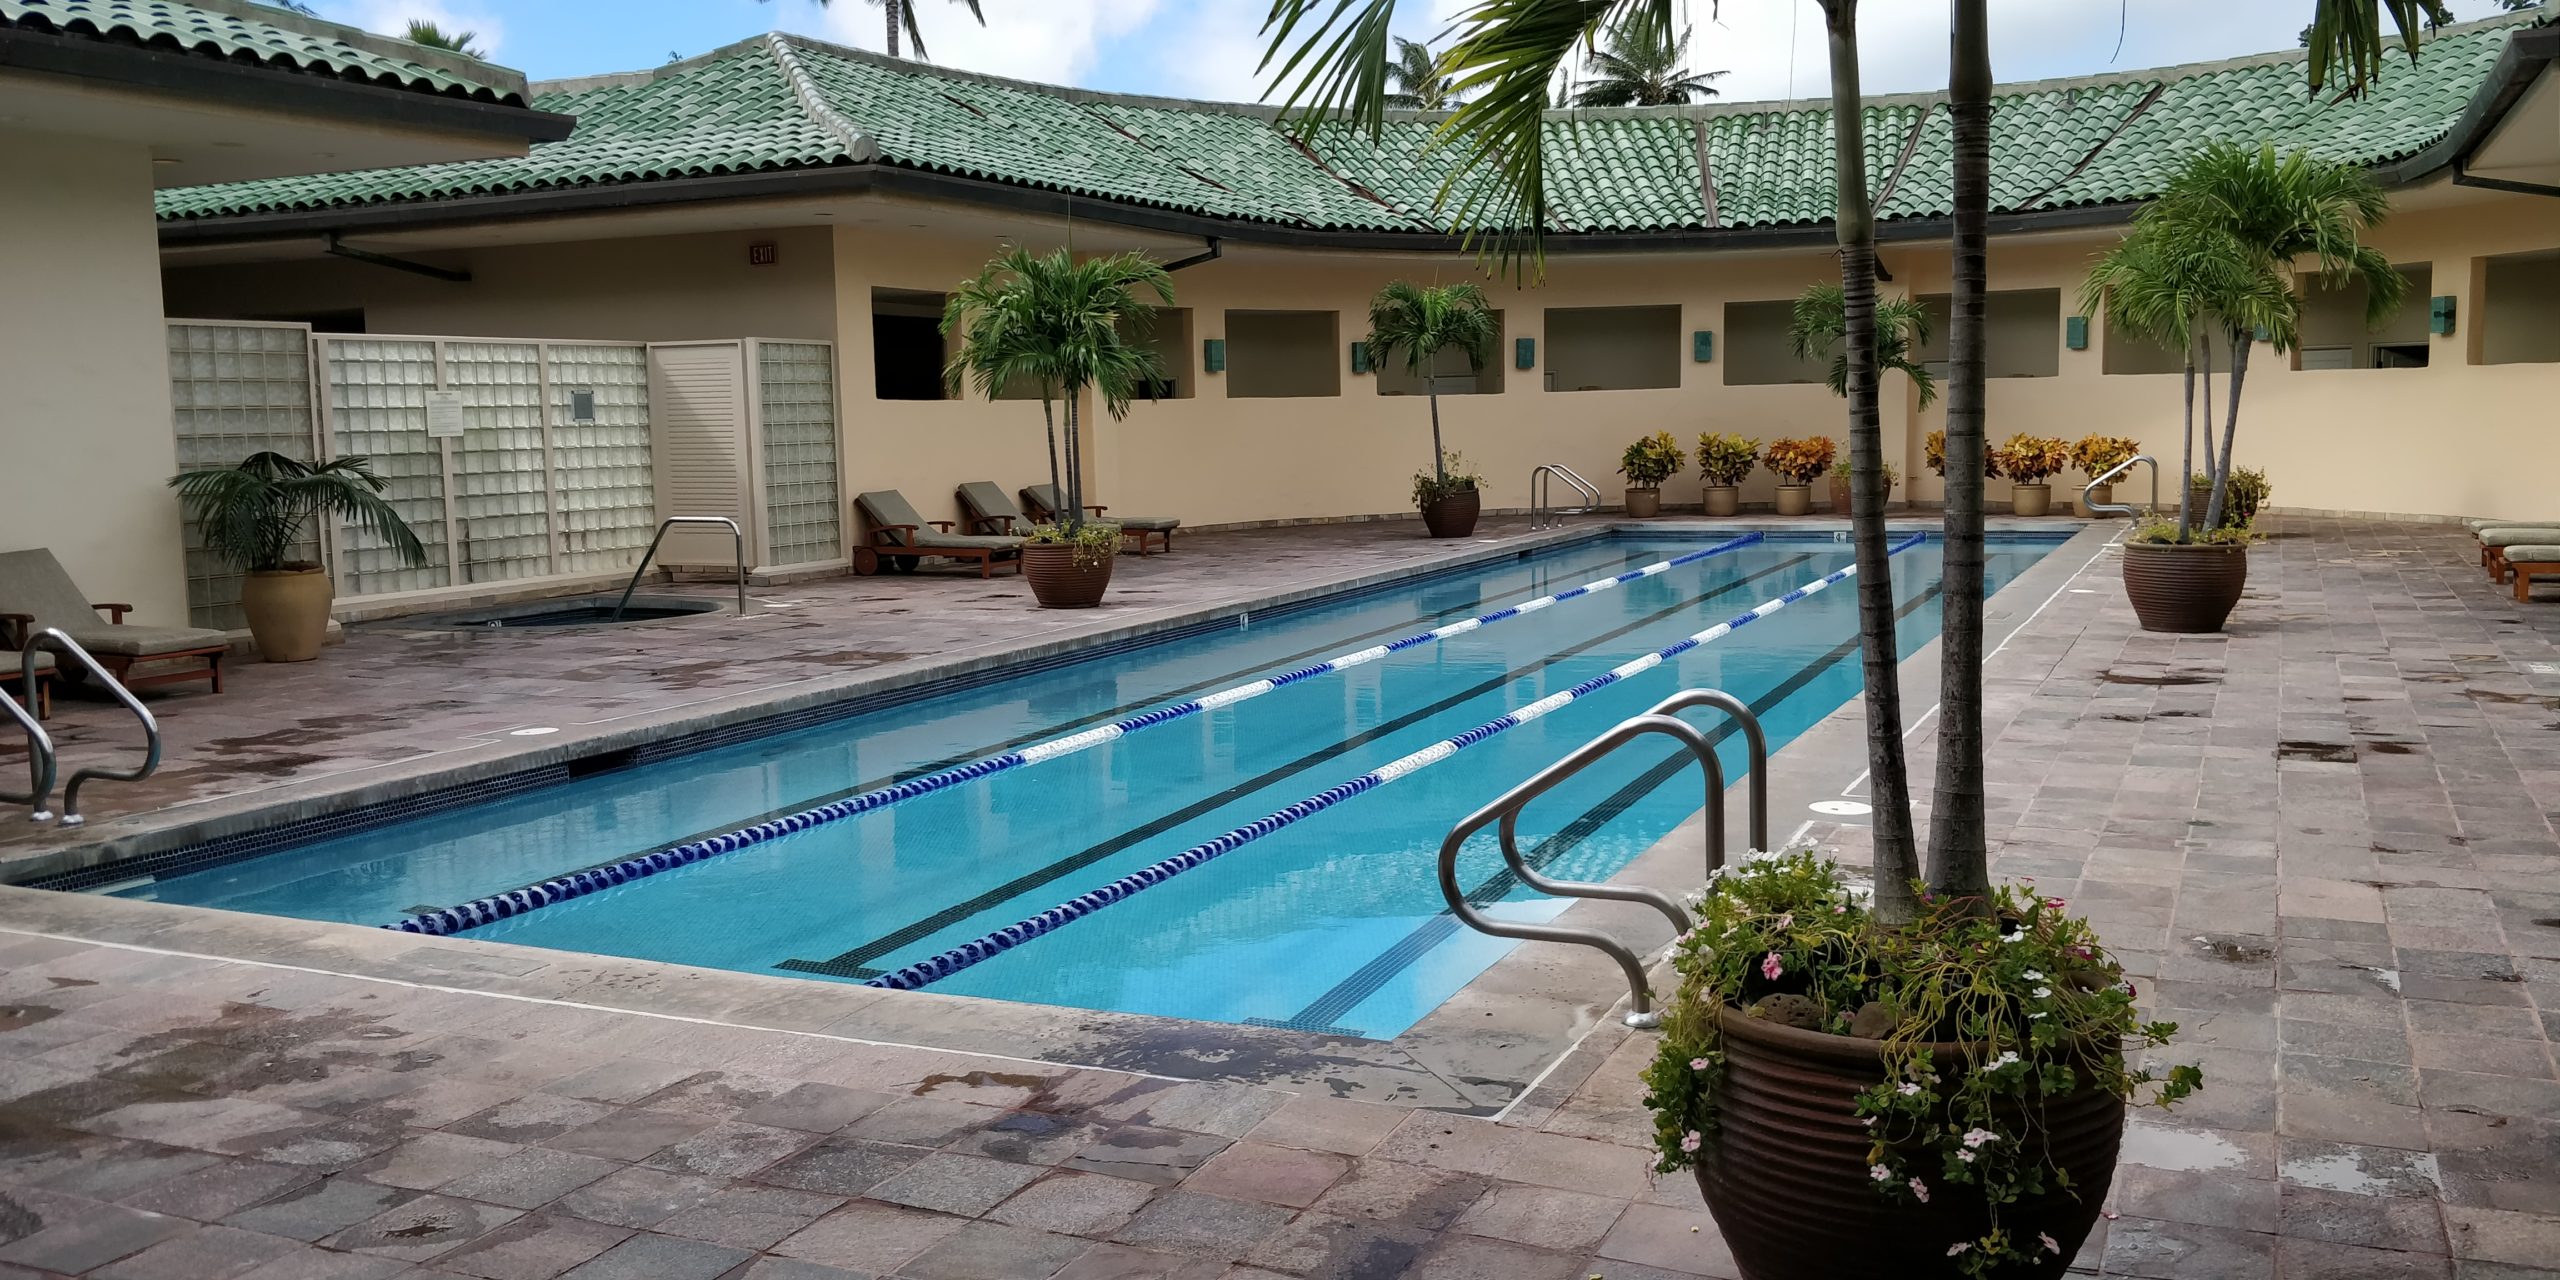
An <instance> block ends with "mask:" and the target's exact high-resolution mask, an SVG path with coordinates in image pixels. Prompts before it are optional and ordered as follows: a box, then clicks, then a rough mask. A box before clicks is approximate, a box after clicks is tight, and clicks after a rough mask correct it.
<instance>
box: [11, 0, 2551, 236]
mask: <svg viewBox="0 0 2560 1280" xmlns="http://www.w3.org/2000/svg"><path fill="white" fill-rule="evenodd" d="M33 2H34V0H0V14H12V13H15V12H17V11H19V10H22V9H26V8H28V7H30V6H31V5H32V4H33ZM52 2H53V3H54V4H57V5H62V4H84V5H87V6H90V7H93V8H109V7H114V8H122V9H144V8H155V7H156V8H179V7H183V6H174V5H162V6H152V5H148V4H145V3H143V2H142V0H124V2H123V3H121V4H110V2H109V0H52ZM230 2H233V3H236V0H230ZM2534 21H2536V18H2535V17H2534V16H2533V15H2532V14H2520V15H2516V16H2514V17H2508V18H2496V19H2490V20H2487V21H2483V22H2475V23H2469V24H2465V25H2462V26H2458V27H2452V28H2448V29H2446V30H2445V31H2443V32H2441V33H2439V34H2438V35H2437V36H2436V37H2435V38H2434V39H2432V40H2430V41H2429V42H2428V43H2427V45H2426V48H2425V51H2424V53H2423V55H2422V56H2421V57H2420V58H2419V59H2418V60H2417V62H2416V63H2414V64H2412V63H2410V62H2409V61H2408V60H2406V59H2405V58H2399V57H2394V58H2393V59H2391V60H2390V61H2388V62H2387V63H2386V65H2385V66H2384V69H2383V73H2382V79H2381V82H2380V84H2379V86H2378V87H2376V88H2375V89H2374V90H2373V91H2372V92H2370V93H2368V94H2367V95H2365V96H2364V97H2362V98H2360V99H2354V100H2334V99H2327V98H2324V99H2320V100H2314V99H2312V98H2311V97H2309V96H2308V95H2307V93H2306V92H2305V88H2304V80H2305V77H2304V74H2303V65H2302V57H2303V55H2301V54H2299V53H2295V54H2275V55H2267V56H2264V57H2258V58H2247V59H2239V60H2235V61H2231V62H2223V63H2208V64H2199V65H2195V66H2188V67H2170V68H2161V69H2156V70H2149V71H2136V72H2129V73H2124V74H2120V75H2111V76H2100V77H2091V78H2086V79H2081V80H2071V81H2046V82H2038V83H2032V84H2021V85H2008V86H2003V87H2002V88H2001V89H2000V90H1999V92H1998V94H1997V95H1996V97H1995V99H1994V102H1993V114H1992V171H1993V175H1992V202H1993V207H1994V209H1995V210H1997V211H2000V212H2004V213H2022V212H2033V211H2045V210H2059V209H2067V208H2071V207H2074V206H2083V205H2118V204H2124V203H2127V202H2131V201H2137V200H2140V199H2143V198H2145V197H2147V196H2149V195H2151V194H2153V193H2154V192H2156V191H2158V190H2159V189H2160V185H2161V183H2162V182H2163V181H2164V180H2165V178H2166V177H2167V175H2168V174H2169V173H2170V172H2171V171H2173V170H2174V169H2175V168H2176V166H2177V165H2178V164H2179V163H2180V162H2181V160H2182V159H2183V158H2184V157H2185V156H2186V155H2188V154H2190V153H2191V152H2192V151H2193V150H2194V149H2196V148H2197V147H2199V146H2201V145H2203V143H2205V142H2206V141H2207V140H2210V139H2235V140H2242V141H2256V140H2259V139H2266V140H2271V141H2274V142H2276V143H2277V144H2278V145H2283V146H2302V147H2307V148H2309V149H2310V150H2311V151H2313V152H2314V153H2315V154H2318V155H2321V156H2323V157H2326V158H2329V159H2333V160H2338V161H2342V162H2348V163H2356V164H2364V165H2381V164H2387V163H2391V162H2394V161H2398V160H2403V159H2406V158H2408V157H2411V156H2413V155H2416V154H2418V153H2420V152H2422V151H2424V150H2425V149H2426V148H2427V147H2428V146H2430V145H2431V144H2433V143H2435V142H2436V141H2437V140H2439V139H2441V138H2443V137H2444V136H2445V135H2446V134H2447V133H2448V131H2449V130H2450V129H2451V128H2452V126H2453V124H2454V122H2455V121H2456V120H2457V119H2458V118H2459V117H2460V115H2461V113H2462V111H2463V109H2464V107H2465V105H2466V104H2467V103H2468V101H2469V100H2470V98H2471V95H2472V93H2473V92H2474V90H2475V89H2477V88H2478V87H2479V86H2480V84H2481V82H2482V80H2483V79H2484V77H2485V76H2486V74H2487V73H2488V70H2489V68H2490V66H2491V64H2492V63H2494V62H2495V61H2496V59H2497V56H2498V53H2499V51H2500V49H2501V48H2503V47H2504V45H2505V43H2506V41H2507V39H2508V37H2509V36H2510V35H2511V34H2512V33H2513V32H2515V31H2517V30H2519V29H2522V28H2523V27H2525V26H2527V25H2530V24H2532V23H2533V22H2534ZM537 89H538V90H540V91H541V92H540V93H539V95H538V97H537V98H536V100H535V103H534V105H535V106H537V107H540V108H542V109H544V110H547V111H553V112H560V113H564V114H571V115H575V116H576V117H578V126H577V130H576V132H575V134H574V135H573V136H571V137H569V138H568V139H566V140H563V141H560V142H552V143H542V144H537V145H536V146H534V148H533V150H532V153H531V154H530V155H528V156H525V157H522V158H519V159H497V160H480V161H470V162H464V163H457V164H446V165H430V166H423V167H418V168H410V169H389V170H374V171H369V172H361V173H351V174H335V175H328V176H323V177H313V178H277V179H267V180H262V181H254V182H242V183H232V184H226V185H221V186H209V187H182V188H173V189H168V190H163V191H162V192H161V193H160V213H161V216H162V217H163V218H164V219H168V220H193V219H208V218H221V217H228V216H237V215H245V214H254V213H261V212H280V211H312V210H326V209H332V208H341V207H353V206H366V205H386V204H420V203H425V202H433V201H437V200H445V199H452V198H456V197H463V196H471V195H494V194H506V193H514V192H532V191H544V190H565V189H570V188H577V187H587V186H598V185H610V184H632V183H646V182H650V181H653V180H661V179H670V178H682V177H688V176H705V175H717V174H735V173H746V172H754V171H762V170H793V169H812V168H820V167H828V166H859V165H875V166H881V167H885V168H891V169H908V170H917V171H924V172H930V173H940V174H949V175H956V176H959V177H963V178H968V179H974V180H978V181H982V182H986V183H993V184H1000V185H1005V186H1014V187H1023V188H1034V189H1041V190H1048V191H1055V192H1063V193H1067V194H1069V195H1073V196H1079V197H1085V198H1089V199H1095V200H1101V201H1109V202H1118V203H1122V204H1127V205H1131V206H1138V207H1145V208H1151V209H1157V210H1166V211H1172V212H1175V213H1181V214H1189V215H1196V216H1199V217H1203V218H1209V219H1215V220H1219V221H1221V222H1225V223H1228V224H1243V225H1251V224H1262V225H1269V226H1276V227H1286V228H1298V229H1305V230H1311V231H1351V232H1365V233H1407V232H1439V231H1445V230H1447V229H1449V227H1450V226H1451V224H1452V222H1453V221H1454V218H1453V214H1452V210H1456V209H1463V208H1465V207H1467V205H1468V202H1469V198H1470V197H1471V196H1472V195H1474V194H1475V193H1477V192H1479V191H1481V190H1482V187H1481V185H1480V184H1482V183H1483V182H1484V181H1485V179H1484V178H1483V177H1482V176H1480V175H1473V174H1460V175H1459V176H1458V178H1457V181H1456V183H1455V184H1454V186H1452V184H1451V178H1452V175H1453V174H1454V173H1457V171H1458V169H1459V167H1460V163H1461V161H1462V160H1463V154H1462V153H1461V151H1460V149H1459V148H1458V147H1456V146H1435V145H1434V138H1433V133H1434V128H1435V125H1434V123H1433V122H1432V121H1431V120H1429V119H1426V118H1422V117H1417V116H1413V115H1411V114H1405V113H1399V114H1398V115H1397V116H1396V117H1395V118H1391V119H1390V120H1388V121H1387V123H1386V125H1385V126H1384V128H1383V130H1382V131H1381V132H1380V133H1379V134H1378V135H1377V136H1376V137H1372V136H1371V135H1370V134H1369V133H1367V132H1366V131H1363V130H1356V129H1353V128H1350V127H1348V126H1346V125H1343V124H1341V123H1339V122H1328V123H1325V124H1322V125H1320V126H1318V127H1317V128H1315V129H1314V130H1313V131H1311V132H1310V133H1309V134H1308V136H1306V137H1305V138H1304V139H1301V138H1299V137H1297V136H1295V135H1294V134H1293V133H1291V132H1290V131H1288V130H1286V129H1284V128H1283V127H1282V126H1281V125H1280V124H1278V123H1277V122H1276V120H1275V116H1276V113H1275V112H1273V111H1271V110H1269V109H1267V108H1259V107H1248V106H1229V105H1222V104H1212V103H1189V102H1180V101H1174V100H1168V99H1130V98H1123V97H1115V96H1111V95H1104V94H1096V93H1090V92H1085V91H1082V90H1074V89H1061V88H1054V87H1050V86H1044V85H1032V84H1024V83H1020V82H1014V81H1006V80H999V79H995V78H992V77H987V76H980V75H972V74H968V73H963V72H948V71H941V70H937V69H935V68H931V67H927V66H923V65H921V64H917V63H912V62H900V61H894V60H891V59H887V58H882V57H879V56H877V55H874V54H868V53H863V52H859V51H856V50H851V49H844V48H840V47H837V46H833V45H827V44H823V43H820V42H817V41H813V40H808V39H805V38H801V37H797V36H785V35H773V36H767V37H761V38H758V39H755V40H751V41H746V42H743V43H740V44H737V45H732V46H730V47H728V48H726V49H722V50H718V51H716V52H714V53H710V54H706V55H703V56H702V57H699V58H694V59H691V60H688V61H685V62H680V63H676V64H673V65H671V66H668V67H664V68H660V69H658V70H656V71H652V72H643V73H635V74H631V75H624V76H610V77H601V78H598V79H594V80H585V81H574V82H566V83H563V84H557V85H550V86H537ZM1860 114H1861V125H1862V128H1863V129H1864V131H1865V135H1866V144H1867V171H1868V180H1869V187H1870V191H1871V192H1873V193H1874V194H1875V196H1876V198H1877V202H1878V213H1879V216H1881V217H1883V218H1886V219H1896V218H1903V219H1909V218H1934V217H1942V216H1944V215H1945V214H1946V213H1947V212H1948V206H1949V203H1950V187H1951V184H1952V177H1953V172H1952V170H1953V164H1952V156H1951V151H1952V139H1951V137H1950V130H1949V126H1948V119H1947V113H1946V108H1945V101H1944V97H1943V95H1911V96H1903V97H1895V98H1885V99H1877V100H1873V101H1870V102H1869V103H1868V104H1867V106H1866V107H1865V108H1864V110H1863V111H1862V112H1861V113H1860ZM1831 136H1832V119H1831V112H1830V111H1829V110H1828V109H1827V107H1825V106H1823V105H1821V104H1820V103H1818V102H1814V103H1809V102H1797V103H1791V104H1765V103H1764V104H1713V105H1708V106H1702V107H1685V108H1684V107H1668V108H1650V109H1613V110H1601V111H1558V112H1555V113H1553V114H1552V115H1551V116H1550V117H1549V120H1548V124H1547V126H1546V130H1545V142H1544V145H1545V148H1546V154H1547V181H1548V204H1549V212H1550V224H1549V225H1550V229H1551V230H1552V231H1554V232H1556V233H1559V234H1562V235H1566V236H1570V235H1573V234H1577V233H1615V234H1642V233H1662V232H1694V231H1706V230H1725V229H1742V228H1782V227H1790V226H1812V225H1815V224H1820V223H1824V222H1827V221H1828V220H1829V218H1830V216H1831V213H1832V205H1833V175H1832V160H1831ZM1702 157H1703V160H1704V167H1703V169H1702V167H1701V159H1702ZM1444 187H1450V188H1451V189H1450V190H1449V192H1448V196H1447V202H1446V203H1445V204H1444V203H1442V200H1443V189H1444Z"/></svg>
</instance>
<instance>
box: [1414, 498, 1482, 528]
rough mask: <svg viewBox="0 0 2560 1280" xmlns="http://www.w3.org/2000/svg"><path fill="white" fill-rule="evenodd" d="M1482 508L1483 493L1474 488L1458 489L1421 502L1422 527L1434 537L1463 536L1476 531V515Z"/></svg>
mask: <svg viewBox="0 0 2560 1280" xmlns="http://www.w3.org/2000/svg"><path fill="white" fill-rule="evenodd" d="M1483 510H1484V495H1483V494H1481V493H1479V492H1477V491H1476V490H1474V489H1460V490H1459V491H1457V492H1456V493H1453V494H1450V495H1448V496H1447V497H1445V498H1439V499H1435V500H1434V501H1431V502H1428V503H1425V504H1423V508H1422V527H1423V528H1425V529H1428V530H1430V531H1431V536H1432V537H1435V538H1463V537H1466V536H1467V535H1468V534H1471V533H1474V532H1475V531H1476V516H1477V515H1479V514H1481V513H1482V512H1483Z"/></svg>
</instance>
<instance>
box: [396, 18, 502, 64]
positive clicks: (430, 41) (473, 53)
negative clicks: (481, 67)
mask: <svg viewBox="0 0 2560 1280" xmlns="http://www.w3.org/2000/svg"><path fill="white" fill-rule="evenodd" d="M404 38H405V39H407V40H408V42H409V43H411V44H422V45H425V46H426V47H428V48H430V49H443V50H446V51H448V52H452V53H458V54H461V55H462V56H463V57H466V58H486V57H488V56H489V51H488V50H486V49H483V48H481V47H480V46H479V45H477V44H474V43H472V42H473V41H475V40H477V39H479V38H480V33H479V32H477V31H456V32H454V33H453V34H451V35H446V34H445V31H444V28H442V27H439V26H437V25H436V24H434V23H432V22H429V21H427V20H426V19H424V18H411V19H409V32H408V35H407V36H406V37H404Z"/></svg>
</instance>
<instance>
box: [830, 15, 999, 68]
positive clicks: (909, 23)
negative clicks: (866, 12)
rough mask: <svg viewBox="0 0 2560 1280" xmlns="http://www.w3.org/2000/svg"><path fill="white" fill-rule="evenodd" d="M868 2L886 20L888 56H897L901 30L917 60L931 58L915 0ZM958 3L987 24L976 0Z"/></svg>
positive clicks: (980, 23) (983, 23)
mask: <svg viewBox="0 0 2560 1280" xmlns="http://www.w3.org/2000/svg"><path fill="white" fill-rule="evenodd" d="M830 2H831V0H818V7H819V8H822V9H823V8H825V7H827V5H828V4H829V3H830ZM869 3H871V4H876V5H878V6H880V8H881V10H882V11H883V12H882V17H883V18H885V19H886V20H887V22H888V32H889V35H888V41H889V43H888V50H889V56H890V57H892V58H894V57H897V56H898V33H899V32H901V31H903V32H905V33H906V37H907V39H908V40H910V41H912V42H914V44H915V46H916V58H917V60H918V61H931V60H932V57H933V55H931V54H929V53H926V52H925V51H924V32H923V31H922V30H921V29H919V28H918V27H917V26H916V0H869ZM959 3H961V4H965V5H967V6H969V16H970V17H972V18H976V19H977V20H978V25H979V26H982V27H983V26H985V25H987V15H985V14H984V13H981V12H979V11H978V0H959Z"/></svg>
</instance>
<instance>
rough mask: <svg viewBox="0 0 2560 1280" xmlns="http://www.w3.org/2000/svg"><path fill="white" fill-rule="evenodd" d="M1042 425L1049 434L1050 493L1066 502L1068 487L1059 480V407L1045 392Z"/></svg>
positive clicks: (1041, 399) (1041, 402)
mask: <svg viewBox="0 0 2560 1280" xmlns="http://www.w3.org/2000/svg"><path fill="white" fill-rule="evenodd" d="M1040 425H1041V426H1042V427H1043V428H1044V429H1046V430H1047V431H1048V433H1049V492H1051V493H1053V494H1056V495H1057V496H1058V501H1060V502H1064V501H1066V500H1067V486H1066V483H1065V482H1064V481H1062V480H1060V479H1059V478H1058V415H1057V406H1056V405H1053V404H1051V403H1050V402H1049V396H1048V393H1047V392H1045V391H1044V392H1042V393H1041V396H1040ZM1049 514H1051V515H1053V516H1054V515H1059V514H1061V513H1059V512H1055V511H1053V512H1050V513H1049Z"/></svg>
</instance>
